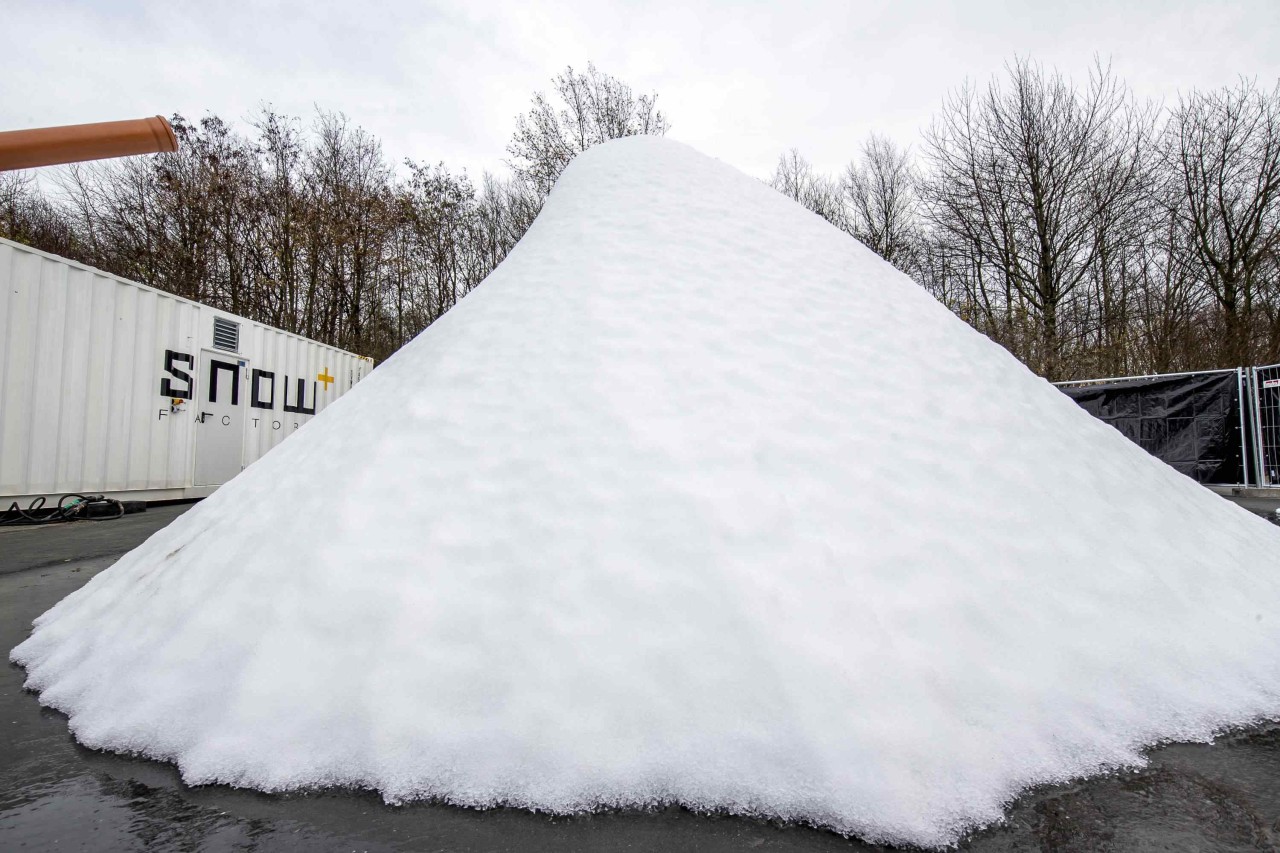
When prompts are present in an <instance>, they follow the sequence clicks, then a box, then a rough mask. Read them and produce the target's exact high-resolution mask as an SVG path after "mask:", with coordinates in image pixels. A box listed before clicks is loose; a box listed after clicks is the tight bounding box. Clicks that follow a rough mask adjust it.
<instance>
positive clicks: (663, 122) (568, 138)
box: [507, 63, 671, 196]
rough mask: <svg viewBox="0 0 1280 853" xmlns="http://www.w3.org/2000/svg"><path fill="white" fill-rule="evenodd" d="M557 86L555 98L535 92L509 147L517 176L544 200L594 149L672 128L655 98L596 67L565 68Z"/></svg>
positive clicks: (556, 77)
mask: <svg viewBox="0 0 1280 853" xmlns="http://www.w3.org/2000/svg"><path fill="white" fill-rule="evenodd" d="M552 86H553V95H552V96H551V97H548V96H546V95H544V94H543V93H541V92H535V93H534V95H533V106H532V107H531V108H530V109H529V112H527V113H525V114H524V115H521V116H518V117H517V118H516V129H515V133H513V134H512V136H511V141H510V143H508V145H507V153H508V154H510V155H511V160H510V166H511V169H512V171H514V172H515V174H516V176H517V177H519V178H520V179H522V180H524V181H526V182H527V183H528V184H529V185H530V186H531V187H533V188H534V189H535V190H536V191H537V192H538V193H540V194H542V195H544V196H545V195H546V194H547V193H549V192H551V187H552V186H553V185H554V184H555V182H556V179H557V178H559V177H560V173H561V172H563V171H564V170H565V167H566V166H568V165H569V161H570V160H572V159H573V158H574V157H576V156H577V155H578V154H580V153H582V152H583V151H585V150H587V149H588V148H590V147H591V146H592V145H597V144H599V143H601V142H607V141H608V140H610V139H620V138H622V137H624V136H640V135H645V134H649V135H653V136H663V135H665V134H666V132H667V131H668V130H669V129H670V127H671V125H670V123H669V122H668V121H667V118H666V116H664V115H663V114H662V112H661V111H660V110H659V109H658V106H657V105H658V96H657V95H656V94H651V95H636V94H634V93H633V92H632V91H631V87H630V86H628V85H627V84H626V83H623V82H622V81H621V80H618V79H616V78H614V77H610V76H609V75H608V74H605V73H604V72H602V71H599V70H598V69H597V68H596V67H595V65H593V64H591V63H588V64H587V71H586V73H585V74H584V73H581V72H577V71H574V70H573V67H572V66H569V67H567V68H565V70H564V71H563V72H561V73H560V74H557V75H556V76H555V77H554V78H552Z"/></svg>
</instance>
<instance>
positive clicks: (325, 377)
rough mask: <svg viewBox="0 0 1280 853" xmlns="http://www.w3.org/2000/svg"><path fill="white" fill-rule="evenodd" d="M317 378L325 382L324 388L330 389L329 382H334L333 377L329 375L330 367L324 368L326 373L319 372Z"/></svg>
mask: <svg viewBox="0 0 1280 853" xmlns="http://www.w3.org/2000/svg"><path fill="white" fill-rule="evenodd" d="M316 379H318V380H320V381H321V382H323V383H324V390H326V391H328V390H329V383H331V382H333V377H332V376H330V375H329V368H327V367H326V368H325V369H324V373H317V374H316Z"/></svg>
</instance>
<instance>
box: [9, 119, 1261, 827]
mask: <svg viewBox="0 0 1280 853" xmlns="http://www.w3.org/2000/svg"><path fill="white" fill-rule="evenodd" d="M12 659H13V660H15V661H17V662H18V663H20V664H22V665H23V666H25V667H26V668H27V671H28V676H29V678H28V682H27V685H28V687H29V688H31V689H34V690H36V691H39V693H40V701H41V702H43V703H44V704H46V705H49V706H51V707H54V708H58V709H60V710H62V711H64V712H65V713H67V714H68V715H69V717H70V726H71V729H72V731H73V732H74V734H75V737H76V738H77V739H78V740H79V741H80V742H81V743H83V744H85V745H87V746H90V747H96V748H102V749H110V750H119V751H125V752H135V753H141V754H144V755H148V756H152V757H155V758H160V759H167V760H171V761H174V762H176V763H177V764H178V766H179V767H180V769H181V772H182V775H183V778H184V779H185V780H186V781H187V782H189V783H192V784H196V783H209V782H224V783H229V784H232V785H241V786H251V787H254V788H260V789H264V790H284V789H291V788H297V787H305V786H318V785H349V786H364V787H370V788H376V789H377V790H378V791H380V792H381V793H382V795H383V796H384V797H385V798H386V799H387V800H388V801H391V802H401V801H405V800H410V799H416V798H439V799H442V800H445V801H448V802H452V803H457V804H461V805H467V806H493V805H497V804H508V805H516V806H521V807H527V808H531V809H545V810H551V811H556V812H568V811H574V810H580V809H591V808H596V807H602V806H603V807H612V806H625V807H631V806H641V807H643V806H647V805H654V804H660V803H671V802H679V803H683V804H685V805H688V806H690V807H693V808H696V809H708V810H727V811H730V812H735V813H743V814H751V815H767V816H773V817H779V818H785V819H795V820H803V821H808V822H812V823H814V824H818V825H822V826H827V827H830V828H833V829H835V830H837V831H839V832H843V833H851V834H857V835H860V836H862V837H864V838H867V839H871V840H876V841H889V842H899V843H914V844H919V845H925V846H936V845H945V844H948V843H950V842H953V841H955V840H956V839H957V838H958V837H959V836H960V835H961V834H962V833H963V832H965V831H966V830H968V829H970V828H972V827H975V826H978V825H981V824H984V823H987V822H990V821H993V820H997V819H999V818H1000V816H1001V813H1002V807H1003V805H1004V804H1005V803H1006V802H1007V801H1008V800H1009V799H1010V798H1012V797H1013V796H1014V795H1016V794H1017V792H1018V791H1020V790H1021V789H1024V788H1026V787H1027V786H1031V785H1035V784H1038V783H1043V782H1051V781H1056V780H1065V779H1067V778H1070V777H1074V776H1078V775H1081V774H1088V773H1092V772H1096V771H1099V770H1101V769H1105V768H1108V767H1113V766H1117V765H1125V764H1132V763H1137V762H1140V761H1141V760H1142V757H1141V752H1140V750H1141V748H1142V747H1143V746H1144V745H1147V744H1151V743H1153V742H1156V741H1159V740H1163V739H1205V738H1209V737H1211V736H1212V735H1213V734H1214V733H1215V732H1217V731H1220V730H1221V729H1223V728H1224V727H1226V726H1230V725H1234V724H1243V723H1248V722H1251V721H1254V720H1257V719H1260V718H1266V717H1276V716H1280V531H1277V530H1276V529H1275V528H1274V527H1273V526H1271V525H1269V524H1267V523H1266V522H1265V521H1263V520H1262V519H1260V518H1256V517H1254V516H1252V515H1250V514H1249V513H1247V512H1244V511H1243V510H1240V509H1237V508H1236V507H1234V506H1232V505H1230V504H1229V503H1228V502H1226V501H1224V500H1222V499H1221V498H1219V497H1217V496H1215V495H1213V494H1211V493H1209V492H1208V491H1206V490H1205V489H1203V488H1201V487H1200V486H1198V485H1196V484H1195V483H1193V482H1192V481H1191V480H1189V479H1186V478H1185V477H1183V476H1181V475H1179V474H1177V473H1176V472H1174V471H1173V470H1172V469H1170V468H1168V467H1166V466H1165V465H1163V464H1161V463H1160V462H1158V461H1156V460H1154V459H1153V458H1151V457H1150V456H1148V455H1147V454H1146V453H1144V452H1143V451H1142V450H1140V449H1139V448H1137V447H1136V446H1134V445H1132V444H1130V443H1129V442H1128V441H1126V440H1125V439H1124V438H1123V437H1122V436H1121V435H1120V434H1119V433H1118V432H1116V431H1115V430H1113V429H1111V428H1110V427H1108V426H1106V425H1104V424H1101V423H1099V422H1097V421H1095V420H1093V419H1092V418H1091V417H1090V416H1089V415H1088V414H1086V413H1085V412H1083V411H1082V410H1081V409H1079V408H1078V407H1077V406H1076V405H1075V404H1074V403H1073V402H1072V401H1071V400H1069V399H1068V398H1067V397H1065V396H1064V395H1062V394H1060V393H1059V392H1058V391H1056V390H1055V389H1054V388H1052V387H1051V386H1050V385H1048V384H1047V383H1045V382H1044V381H1042V380H1041V379H1039V378H1037V377H1035V376H1034V375H1032V374H1031V373H1030V372H1029V371H1027V370H1026V369H1025V368H1024V367H1023V366H1021V365H1020V364H1019V363H1018V362H1017V361H1015V360H1014V359H1013V358H1012V357H1011V356H1010V355H1008V354H1007V353H1006V352H1005V351H1004V350H1003V349H1001V348H1000V347H999V346H997V345H995V344H993V343H991V342H990V341H988V340H987V339H986V338H984V337H982V336H981V335H979V334H978V333H976V332H974V331H972V330H971V329H969V328H968V327H967V326H966V325H965V324H964V323H962V322H961V321H960V320H958V319H956V318H955V317H954V316H952V315H951V314H950V313H949V312H948V311H947V310H945V309H944V308H943V307H942V306H941V305H939V304H938V303H937V302H936V301H934V300H933V299H932V298H931V297H930V296H929V295H927V294H926V293H925V292H924V291H923V290H921V289H920V288H919V287H917V286H916V285H915V284H913V283H912V282H911V281H909V280H908V279H907V278H906V277H905V276H903V275H901V274H900V273H898V272H897V271H895V270H894V269H892V268H891V267H890V266H889V265H888V264H886V263H884V262H882V261H881V260H879V259H878V258H877V257H875V256H874V255H873V254H872V253H871V252H870V251H869V250H867V249H866V248H864V247H863V246H861V245H860V244H858V243H857V242H855V241H854V240H852V239H850V238H848V237H846V236H845V235H843V234H841V233H839V232H838V231H836V230H835V229H833V228H831V227H830V226H828V225H827V224H826V223H824V222H823V221H821V220H820V219H818V218H817V217H815V216H813V215H811V214H809V213H808V212H806V211H804V210H802V209H801V208H800V207H798V206H797V205H795V204H793V203H791V202H790V201H789V200H787V199H785V198H783V197H782V196H780V195H778V194H777V193H775V192H774V191H773V190H771V189H769V188H768V187H766V186H764V185H763V184H761V183H759V182H758V181H755V180H753V179H751V178H749V177H747V176H745V175H743V174H741V173H739V172H737V171H736V170H734V169H732V168H729V167H727V166H725V165H722V164H720V163H717V162H716V161H714V160H711V159H709V158H707V157H705V156H703V155H701V154H698V153H697V152H695V151H693V150H690V149H689V148H686V147H684V146H682V145H679V144H677V143H674V142H670V141H663V140H655V139H649V138H640V139H630V140H623V141H618V142H613V143H609V144H607V145H603V146H600V147H598V148H595V149H593V150H591V151H589V152H587V153H586V154H584V155H582V156H581V157H579V158H578V159H577V160H576V161H575V162H574V163H573V165H572V166H571V167H570V168H569V169H568V171H567V172H566V173H565V175H564V176H563V178H562V179H561V181H560V183H559V185H558V186H557V187H556V189H555V191H554V193H553V194H552V196H551V198H550V201H549V203H548V204H547V206H546V208H545V210H544V211H543V213H542V215H541V216H540V217H539V218H538V220H537V222H536V223H535V224H534V226H533V228H532V230H531V231H530V232H529V233H528V235H527V236H526V237H525V238H524V239H523V240H522V241H521V242H520V244H519V245H518V246H517V247H516V249H515V250H514V251H513V252H512V254H511V255H510V257H509V258H508V259H507V260H506V261H505V262H504V263H503V264H502V265H501V266H500V267H499V268H498V269H497V270H496V271H495V272H494V273H493V274H492V275H491V276H490V278H489V279H488V280H487V281H486V282H485V283H484V284H483V285H482V286H481V287H480V288H479V289H478V290H476V291H475V292H474V293H472V294H471V295H470V296H468V297H467V298H466V299H465V300H463V301H462V302H461V304H459V305H458V306H457V307H456V308H455V309H454V310H452V311H451V312H449V314H448V315H447V316H445V317H444V318H443V319H441V320H440V321H439V322H437V323H436V324H435V325H433V326H432V327H430V328H429V329H427V330H426V331H425V332H424V333H423V334H422V335H420V336H419V337H418V338H417V339H416V340H414V341H413V342H412V343H411V344H409V345H408V346H406V347H405V348H404V349H403V350H402V351H401V352H399V353H398V354H397V355H395V356H394V357H393V358H391V359H390V360H388V361H387V362H386V363H385V364H383V365H382V366H380V367H379V368H378V369H377V370H375V371H373V373H372V375H371V376H369V378H368V379H366V380H365V381H364V382H362V383H361V384H360V385H359V386H357V387H356V388H355V389H354V390H353V391H351V392H350V393H349V394H347V395H346V396H344V397H342V398H341V399H340V400H338V401H337V402H336V403H334V404H333V405H332V406H331V407H329V408H328V409H326V410H325V411H324V412H323V413H322V414H321V415H320V416H319V417H317V418H316V419H315V420H314V421H313V422H312V423H310V424H309V425H307V426H306V427H304V428H303V429H302V430H300V431H299V433H298V434H297V435H296V436H294V437H293V438H291V439H290V440H289V441H287V442H285V443H284V444H283V445H281V446H280V447H279V448H277V449H276V450H274V451H272V452H271V453H270V454H268V455H267V456H266V457H264V458H263V459H262V460H261V461H259V462H256V463H254V464H253V465H252V466H250V467H249V468H248V469H247V470H246V471H245V472H244V473H243V474H241V475H240V476H238V477H237V478H235V480H233V481H232V482H231V483H229V484H228V485H226V486H224V487H223V488H222V489H220V490H219V491H218V493H217V494H215V495H214V496H213V497H211V498H209V499H208V500H206V501H204V502H203V503H201V504H200V505H198V506H196V507H195V508H193V509H192V510H191V511H189V512H188V513H186V514H185V515H183V516H182V517H181V518H180V519H178V520H177V521H176V522H174V523H173V524H171V525H170V526H169V527H167V528H166V529H164V530H162V531H161V532H159V533H157V534H156V535H155V536H153V537H152V538H151V539H150V540H148V541H147V542H146V543H144V544H143V545H142V546H140V547H139V548H137V549H136V550H134V551H133V552H131V553H130V554H128V555H126V556H125V557H124V558H123V559H121V560H120V561H119V563H117V564H116V565H115V566H113V567H112V568H111V569H109V570H107V571H105V572H103V573H102V574H100V575H99V576H98V577H96V578H95V579H94V580H93V581H92V582H90V583H89V584H87V585H85V586H84V587H83V588H82V589H81V590H79V591H78V592H76V593H74V594H72V595H70V596H68V597H67V598H66V599H65V600H64V601H62V602H61V603H59V604H58V605H57V606H55V607H54V608H53V609H51V610H50V611H49V612H47V613H45V614H44V615H43V616H41V617H40V618H39V619H38V620H36V623H35V629H34V632H33V633H32V635H31V637H30V638H29V639H28V640H27V641H26V642H24V643H22V644H21V645H20V646H18V647H17V648H16V649H15V650H14V651H13V653H12Z"/></svg>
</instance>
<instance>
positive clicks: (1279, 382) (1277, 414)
mask: <svg viewBox="0 0 1280 853" xmlns="http://www.w3.org/2000/svg"><path fill="white" fill-rule="evenodd" d="M1249 373H1250V383H1249V384H1250V385H1251V386H1252V387H1253V441H1254V453H1255V454H1256V459H1257V466H1258V484H1259V485H1261V486H1275V487H1280V364H1270V365H1266V366H1264V367H1255V368H1253V369H1252V370H1250V371H1249Z"/></svg>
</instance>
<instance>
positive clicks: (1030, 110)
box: [925, 60, 1141, 379]
mask: <svg viewBox="0 0 1280 853" xmlns="http://www.w3.org/2000/svg"><path fill="white" fill-rule="evenodd" d="M1006 84H1007V85H1001V83H1000V82H999V81H992V83H991V84H990V85H989V86H988V87H987V88H986V90H985V91H984V92H981V93H980V92H978V91H977V90H976V89H974V88H973V87H972V86H969V85H966V86H964V87H962V88H961V89H960V90H958V91H957V92H956V93H955V94H953V95H952V96H950V97H949V98H948V99H947V101H946V102H945V104H944V107H943V110H942V114H941V115H940V116H938V117H937V118H936V119H935V122H934V124H933V126H932V127H931V128H930V129H929V131H928V132H927V133H926V135H925V145H926V149H925V150H926V155H927V157H928V160H929V164H930V166H931V169H932V175H931V179H930V181H929V183H928V185H927V190H926V196H927V201H928V204H927V209H928V212H929V216H930V218H931V220H932V222H933V223H934V225H935V226H936V227H937V228H938V229H940V230H942V231H943V232H945V233H946V234H947V235H948V236H949V238H950V239H951V240H954V241H959V242H961V243H963V244H965V245H967V246H968V247H969V249H970V251H971V253H972V255H973V257H974V258H975V259H976V260H978V261H979V262H980V263H981V264H982V265H984V266H985V267H986V268H988V269H990V270H991V271H992V272H993V273H994V274H996V275H997V276H999V277H1000V278H1001V279H1002V280H1003V282H1004V283H1005V285H1006V286H1007V288H1008V292H1009V296H1010V299H1009V303H1008V304H1007V305H1005V306H1003V311H1004V314H1005V318H1006V320H1007V321H1008V322H1010V323H1015V321H1017V320H1018V319H1019V317H1020V315H1021V314H1022V313H1024V312H1025V313H1026V314H1028V315H1029V316H1030V317H1031V318H1032V320H1033V322H1034V325H1035V329H1036V333H1035V334H1034V335H1033V336H1032V337H1031V338H1030V339H1029V340H1026V341H1024V342H1023V343H1022V346H1024V347H1025V349H1022V350H1021V351H1019V350H1017V349H1015V353H1016V354H1018V355H1019V356H1020V357H1022V358H1023V359H1024V360H1025V361H1027V362H1028V363H1029V364H1030V365H1032V366H1033V367H1034V368H1035V369H1037V370H1038V371H1040V372H1041V373H1042V374H1043V375H1044V376H1046V377H1048V378H1050V379H1058V378H1061V377H1062V374H1063V357H1064V346H1065V342H1066V341H1065V337H1066V336H1065V335H1064V331H1065V330H1064V329H1063V328H1062V326H1061V323H1060V321H1061V320H1062V314H1063V309H1064V307H1065V306H1066V304H1067V301H1068V299H1070V298H1071V297H1072V296H1073V294H1074V293H1075V291H1076V289H1077V288H1079V287H1080V286H1081V285H1082V284H1083V283H1085V282H1086V281H1087V280H1088V276H1089V275H1090V272H1091V270H1092V268H1093V266H1094V264H1095V262H1096V261H1097V258H1098V252H1099V244H1098V241H1097V235H1098V232H1099V228H1100V224H1101V222H1102V217H1103V214H1104V212H1105V211H1107V210H1108V209H1109V206H1110V205H1112V204H1113V203H1114V202H1115V198H1116V197H1117V196H1118V195H1120V194H1122V193H1128V192H1129V190H1130V187H1131V186H1132V185H1133V184H1135V183H1137V182H1138V181H1140V178H1141V170H1140V150H1141V143H1140V137H1141V131H1140V128H1139V126H1138V124H1139V123H1138V121H1137V120H1136V119H1135V118H1134V113H1133V111H1132V107H1131V101H1130V99H1129V98H1128V97H1127V93H1126V90H1125V89H1124V87H1123V86H1122V85H1121V84H1120V83H1119V81H1117V80H1116V78H1114V77H1113V76H1112V75H1111V73H1110V70H1109V69H1108V68H1106V67H1103V66H1101V65H1099V66H1098V67H1097V68H1096V70H1095V71H1094V72H1093V73H1092V74H1091V76H1090V80H1089V85H1088V87H1087V88H1086V89H1085V90H1083V91H1079V90H1077V89H1075V88H1074V87H1073V86H1071V85H1070V84H1069V83H1068V82H1067V81H1066V80H1065V79H1063V78H1062V76H1061V75H1059V74H1057V73H1056V72H1055V73H1051V74H1046V73H1045V72H1044V70H1043V69H1042V68H1041V67H1040V66H1038V65H1035V64H1034V63H1031V62H1029V61H1025V60H1018V61H1015V62H1014V63H1012V64H1011V65H1009V66H1007V81H1006ZM1015 297H1016V298H1015ZM1013 345H1014V346H1017V345H1018V344H1016V343H1015V344H1013Z"/></svg>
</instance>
